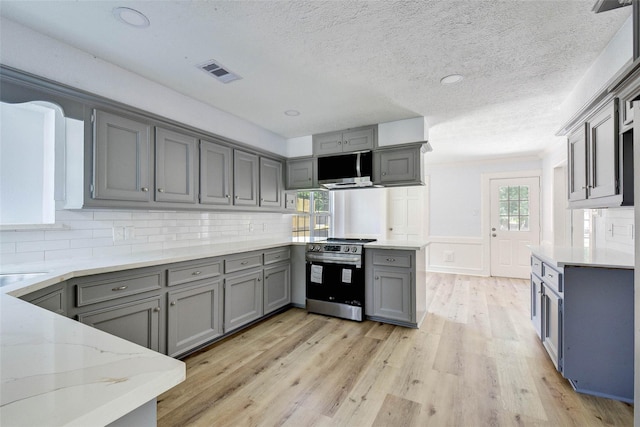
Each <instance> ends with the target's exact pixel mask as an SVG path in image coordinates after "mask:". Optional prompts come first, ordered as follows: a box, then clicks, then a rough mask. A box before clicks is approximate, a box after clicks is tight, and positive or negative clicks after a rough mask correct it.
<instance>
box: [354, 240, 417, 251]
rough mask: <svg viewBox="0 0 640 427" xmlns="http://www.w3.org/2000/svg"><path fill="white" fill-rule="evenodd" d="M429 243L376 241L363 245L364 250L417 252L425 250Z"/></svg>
mask: <svg viewBox="0 0 640 427" xmlns="http://www.w3.org/2000/svg"><path fill="white" fill-rule="evenodd" d="M428 245H429V242H428V241H426V240H378V241H375V242H371V243H367V244H366V245H364V247H365V248H366V249H397V250H407V251H419V250H421V249H424V248H426V247H427V246H428Z"/></svg>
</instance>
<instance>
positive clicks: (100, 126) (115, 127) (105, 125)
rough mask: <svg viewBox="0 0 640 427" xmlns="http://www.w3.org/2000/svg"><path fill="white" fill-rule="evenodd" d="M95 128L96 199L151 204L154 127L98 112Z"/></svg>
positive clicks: (94, 180) (94, 190)
mask: <svg viewBox="0 0 640 427" xmlns="http://www.w3.org/2000/svg"><path fill="white" fill-rule="evenodd" d="M93 125H94V129H93V138H94V139H93V146H94V155H95V159H94V168H95V169H94V174H93V198H95V199H104V200H125V201H137V202H148V201H149V200H150V190H152V188H151V185H152V180H151V176H152V171H151V169H152V163H151V126H150V125H149V124H146V123H141V122H138V121H134V120H131V119H128V118H125V117H121V116H116V115H114V114H110V113H106V112H104V111H97V110H95V111H94V123H93Z"/></svg>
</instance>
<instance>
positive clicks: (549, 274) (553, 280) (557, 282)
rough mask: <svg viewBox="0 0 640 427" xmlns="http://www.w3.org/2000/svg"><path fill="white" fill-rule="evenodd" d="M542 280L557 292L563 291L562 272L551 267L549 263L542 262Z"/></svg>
mask: <svg viewBox="0 0 640 427" xmlns="http://www.w3.org/2000/svg"><path fill="white" fill-rule="evenodd" d="M542 273H543V274H544V276H542V280H543V281H544V283H545V284H546V285H547V286H548V287H550V288H551V289H553V290H554V291H556V292H562V273H560V272H558V271H557V270H554V269H553V268H551V267H549V266H548V265H547V264H542Z"/></svg>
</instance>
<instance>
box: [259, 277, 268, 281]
mask: <svg viewBox="0 0 640 427" xmlns="http://www.w3.org/2000/svg"><path fill="white" fill-rule="evenodd" d="M264 280H269V276H264ZM259 281H260V279H258V282H259Z"/></svg>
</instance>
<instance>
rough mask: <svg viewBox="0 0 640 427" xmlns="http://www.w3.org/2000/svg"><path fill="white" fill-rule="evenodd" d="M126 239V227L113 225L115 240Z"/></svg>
mask: <svg viewBox="0 0 640 427" xmlns="http://www.w3.org/2000/svg"><path fill="white" fill-rule="evenodd" d="M122 240H124V227H113V241H114V242H120V241H122Z"/></svg>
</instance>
